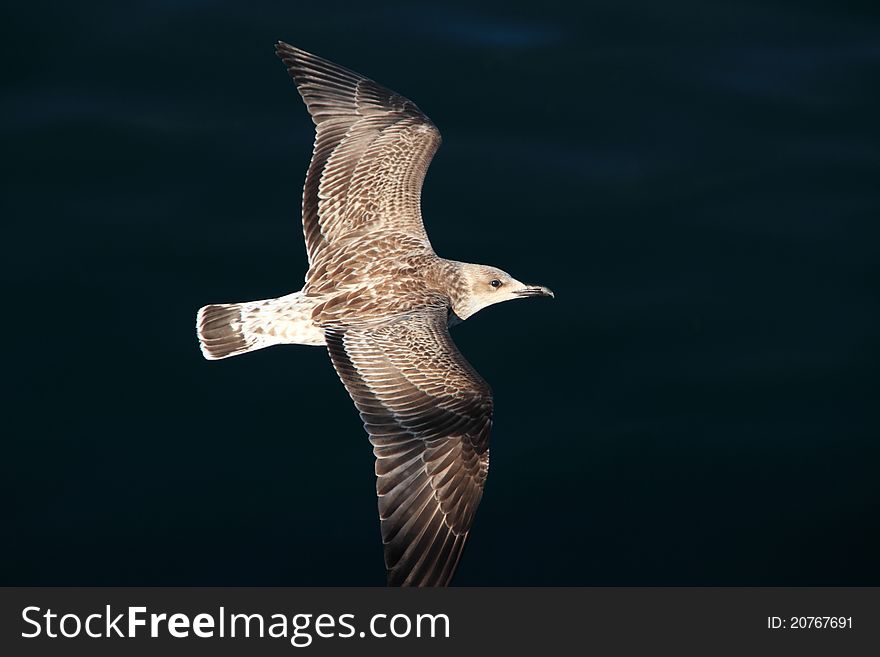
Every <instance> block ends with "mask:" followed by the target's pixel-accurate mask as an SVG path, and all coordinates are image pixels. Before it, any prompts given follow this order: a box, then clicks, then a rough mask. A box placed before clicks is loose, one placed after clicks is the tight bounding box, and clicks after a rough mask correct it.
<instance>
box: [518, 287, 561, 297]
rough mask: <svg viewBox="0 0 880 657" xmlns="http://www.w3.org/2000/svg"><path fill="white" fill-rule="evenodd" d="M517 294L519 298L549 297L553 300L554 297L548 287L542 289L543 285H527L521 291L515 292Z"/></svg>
mask: <svg viewBox="0 0 880 657" xmlns="http://www.w3.org/2000/svg"><path fill="white" fill-rule="evenodd" d="M517 294H518V295H519V296H521V297H550V298H551V299H555V298H556V295H555V294H553V290H551V289H550V288H549V287H544V286H543V285H527V286H526V287H524V288H523V289H522V290H520V291H519V292H517Z"/></svg>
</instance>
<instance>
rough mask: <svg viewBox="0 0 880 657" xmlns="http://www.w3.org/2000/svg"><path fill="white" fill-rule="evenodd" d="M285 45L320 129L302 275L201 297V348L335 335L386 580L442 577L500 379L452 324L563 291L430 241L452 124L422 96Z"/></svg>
mask: <svg viewBox="0 0 880 657" xmlns="http://www.w3.org/2000/svg"><path fill="white" fill-rule="evenodd" d="M275 50H276V53H277V55H278V56H279V57H280V58H281V61H282V62H284V65H285V66H286V67H287V71H288V72H289V74H290V76H291V77H292V78H293V81H294V82H295V83H296V88H297V90H298V91H299V93H300V95H301V96H302V99H303V100H304V101H305V104H306V108H307V109H308V112H309V114H310V115H311V117H312V120H313V121H314V123H315V126H316V138H315V144H314V150H313V153H312V160H311V163H310V164H309V169H308V173H307V175H306V182H305V188H304V190H303V200H302V222H303V232H304V234H305V243H306V250H307V252H308V262H309V269H308V272H307V274H306V280H305V286H304V287H303V288H302V290H300V291H299V292H294V293H293V294H288V295H286V296H283V297H280V298H277V299H265V300H262V301H250V302H245V303H229V304H212V305H207V306H204V307H203V308H201V309H200V310H199V311H198V316H197V318H196V328H197V332H198V337H199V341H200V347H201V350H202V354H203V355H204V356H205V358H207V359H209V360H216V359H221V358H228V357H230V356H237V355H239V354H244V353H247V352H249V351H254V350H256V349H262V348H264V347H268V346H271V345H276V344H303V345H326V347H327V350H328V352H329V354H330V360H331V361H332V363H333V367H334V368H335V369H336V373H337V374H338V375H339V378H340V379H341V380H342V383H343V384H344V385H345V387H346V388H347V390H348V393H349V395H350V396H351V398H352V400H353V401H354V405H355V406H356V407H357V410H358V411H359V412H360V417H361V419H362V420H363V423H364V428H365V429H366V431H367V433H368V434H369V438H370V442H371V443H372V446H373V453H374V455H375V457H376V463H375V469H376V492H377V494H378V499H379V517H380V521H381V534H382V541H383V544H384V555H385V566H386V570H387V577H388V584H389V585H392V586H399V585H402V586H446V585H447V584H448V583H449V581H450V579H451V578H452V576H453V574H454V572H455V570H456V567H457V566H458V562H459V559H460V558H461V553H462V549H463V547H464V544H465V541H466V540H467V537H468V533H469V532H470V529H471V525H472V523H473V521H474V514H475V512H476V510H477V506H478V505H479V503H480V498H481V497H482V494H483V487H484V486H485V483H486V474H487V472H488V470H489V433H490V431H491V428H492V391H491V389H490V388H489V385H488V384H487V383H486V382H485V381H484V380H483V378H482V377H481V376H480V375H479V374H478V373H477V371H476V370H475V369H474V368H473V367H472V366H471V365H470V363H468V361H467V360H465V358H464V356H462V355H461V353H460V352H459V351H458V349H457V348H456V346H455V344H454V343H453V341H452V339H451V337H450V335H449V330H448V327H449V326H450V325H452V324H455V323H458V322H460V321H463V320H466V319H467V318H469V317H470V316H471V315H473V314H474V313H476V312H477V311H479V310H481V309H483V308H485V307H487V306H491V305H492V304H496V303H500V302H502V301H508V300H511V299H522V298H528V297H552V296H553V292H551V291H550V290H549V289H548V288H546V287H543V286H540V285H526V284H525V283H521V282H520V281H518V280H516V279H515V278H513V277H512V276H510V274H508V273H506V272H504V271H502V270H501V269H498V268H496V267H489V266H486V265H477V264H469V263H464V262H457V261H455V260H447V259H445V258H441V257H440V256H438V255H437V254H436V253H434V249H433V248H432V247H431V242H430V241H429V240H428V235H427V233H426V232H425V227H424V225H423V223H422V215H421V209H420V196H421V188H422V182H423V180H424V178H425V173H426V171H427V169H428V165H429V164H430V162H431V159H432V158H433V156H434V153H435V152H436V151H437V148H438V147H439V146H440V133H439V131H438V130H437V128H436V126H435V125H434V124H433V123H432V122H431V120H430V119H429V118H428V117H427V116H425V115H424V114H423V113H422V112H421V110H419V108H418V107H417V106H416V105H415V104H414V103H413V102H411V101H409V100H407V99H406V98H404V97H403V96H400V95H399V94H397V93H395V92H393V91H391V90H389V89H386V88H385V87H382V86H380V85H378V84H376V83H375V82H373V81H372V80H369V79H367V78H365V77H363V76H361V75H359V74H357V73H354V72H352V71H350V70H348V69H345V68H343V67H341V66H337V65H336V64H333V63H331V62H329V61H327V60H325V59H322V58H320V57H316V56H315V55H311V54H309V53H307V52H304V51H302V50H300V49H298V48H294V47H293V46H290V45H288V44H286V43H283V42H278V43H277V44H276V46H275Z"/></svg>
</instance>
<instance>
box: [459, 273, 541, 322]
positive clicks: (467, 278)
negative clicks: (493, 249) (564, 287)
mask: <svg viewBox="0 0 880 657" xmlns="http://www.w3.org/2000/svg"><path fill="white" fill-rule="evenodd" d="M459 272H460V275H461V282H462V286H461V287H462V289H461V293H460V294H458V295H456V296H457V298H455V299H453V300H452V311H453V312H454V313H455V314H456V315H457V316H458V317H459V318H460V319H462V320H464V319H467V318H468V317H470V316H471V315H473V314H474V313H476V312H477V311H479V310H482V309H483V308H485V307H487V306H491V305H493V304H496V303H501V302H502V301H510V300H511V299H526V298H529V297H553V296H554V295H553V292H552V291H551V290H550V289H549V288H546V287H544V286H543V285H526V284H525V283H521V282H520V281H518V280H516V279H515V278H514V277H513V276H511V275H510V274H508V273H507V272H505V271H502V270H500V269H498V268H497V267H488V266H486V265H470V264H463V265H462V266H461V268H460V270H459Z"/></svg>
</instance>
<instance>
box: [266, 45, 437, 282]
mask: <svg viewBox="0 0 880 657" xmlns="http://www.w3.org/2000/svg"><path fill="white" fill-rule="evenodd" d="M275 49H276V53H277V54H278V56H279V57H280V58H281V60H282V61H283V62H284V65H285V66H286V67H287V71H288V72H289V73H290V76H291V77H292V78H293V81H294V82H295V83H296V87H297V89H298V90H299V93H300V95H301V96H302V98H303V100H304V101H305V103H306V107H307V108H308V111H309V114H310V115H311V116H312V120H313V121H314V122H315V126H316V132H317V134H316V137H315V146H314V150H313V153H312V161H311V163H310V164H309V171H308V174H307V175H306V184H305V188H304V189H303V207H302V216H303V231H304V233H305V238H306V250H307V251H308V256H309V264H310V265H314V264H315V263H316V262H317V261H318V260H319V259H320V256H321V252H322V250H323V249H324V248H325V247H326V246H327V245H329V244H331V243H332V242H334V241H337V240H340V239H342V238H343V237H345V236H346V235H350V234H351V233H353V232H355V231H358V230H362V229H364V228H369V229H374V228H382V227H385V228H394V229H395V230H398V231H401V232H404V233H409V234H411V235H414V236H416V237H419V238H421V239H423V240H424V242H425V244H426V245H430V244H429V242H428V237H427V235H426V234H425V229H424V226H423V225H422V216H421V210H420V207H419V201H420V197H421V190H422V181H423V180H424V178H425V173H426V171H427V170H428V166H429V165H430V163H431V158H433V157H434V153H435V152H436V151H437V148H438V147H439V146H440V132H439V131H438V130H437V128H436V126H435V125H434V124H433V123H431V120H430V119H429V118H428V117H427V116H425V115H424V114H422V112H421V111H420V110H419V108H418V107H416V105H415V104H414V103H412V102H411V101H409V100H407V99H406V98H404V97H403V96H400V95H398V94H396V93H394V92H393V91H390V90H389V89H386V88H384V87H382V86H380V85H378V84H376V83H375V82H373V81H372V80H369V79H367V78H365V77H363V76H361V75H359V74H357V73H354V72H352V71H349V70H348V69H345V68H342V67H341V66H337V65H336V64H333V63H331V62H328V61H327V60H325V59H321V58H320V57H316V56H315V55H311V54H309V53H307V52H303V51H302V50H299V49H298V48H294V47H293V46H290V45H288V44H286V43H283V42H279V43H278V44H277V45H276V47H275Z"/></svg>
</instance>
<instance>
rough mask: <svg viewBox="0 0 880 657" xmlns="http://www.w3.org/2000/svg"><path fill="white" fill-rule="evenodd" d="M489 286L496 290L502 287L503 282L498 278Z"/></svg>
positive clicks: (490, 282)
mask: <svg viewBox="0 0 880 657" xmlns="http://www.w3.org/2000/svg"><path fill="white" fill-rule="evenodd" d="M489 285H491V286H492V287H496V288H497V287H501V281H499V280H498V279H497V278H493V279H492V280H491V281H489Z"/></svg>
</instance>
